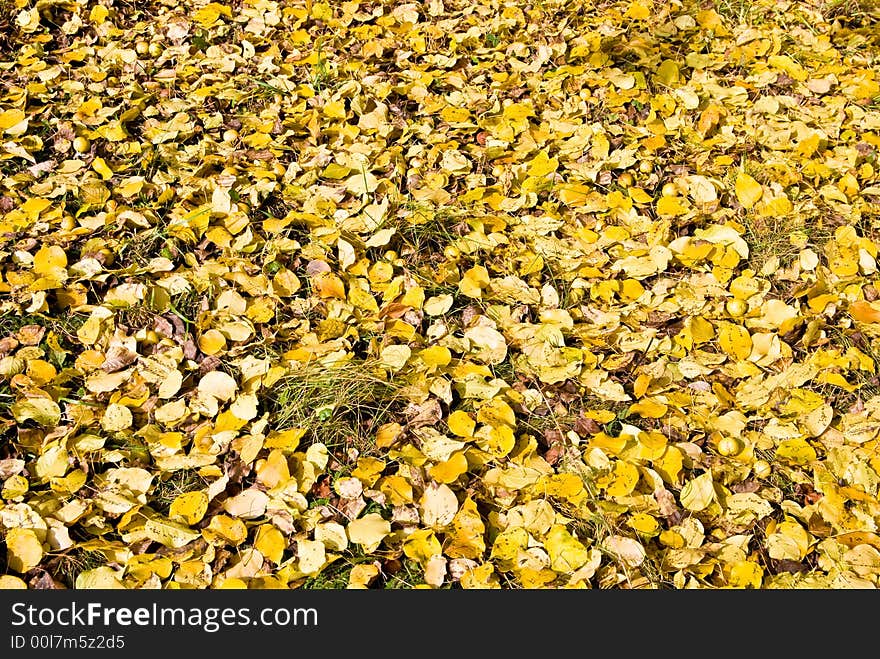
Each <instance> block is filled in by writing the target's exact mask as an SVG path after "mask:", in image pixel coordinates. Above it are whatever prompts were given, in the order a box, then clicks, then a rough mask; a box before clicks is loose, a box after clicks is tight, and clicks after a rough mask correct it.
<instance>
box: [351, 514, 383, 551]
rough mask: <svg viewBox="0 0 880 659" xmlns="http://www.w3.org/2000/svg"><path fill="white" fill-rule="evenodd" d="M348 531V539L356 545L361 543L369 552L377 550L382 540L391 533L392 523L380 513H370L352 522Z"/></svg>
mask: <svg viewBox="0 0 880 659" xmlns="http://www.w3.org/2000/svg"><path fill="white" fill-rule="evenodd" d="M346 531H347V533H348V539H349V540H350V541H351V542H353V543H354V544H356V545H361V546H362V547H363V550H364V551H365V552H366V553H368V554H369V553H372V552H374V551H376V549H378V548H379V545H380V544H381V543H382V540H384V539H385V537H386V536H387V535H388V534H389V533H391V524H390V523H389V522H388V521H386V520H384V519H382V516H381V515H380V514H379V513H369V514H367V515H364V516H363V517H361V518H359V519H356V520H354V521H353V522H351V523H350V524H349V525H348V528H347V529H346Z"/></svg>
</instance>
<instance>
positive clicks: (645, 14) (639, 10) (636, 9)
mask: <svg viewBox="0 0 880 659" xmlns="http://www.w3.org/2000/svg"><path fill="white" fill-rule="evenodd" d="M624 16H626V17H627V18H632V19H633V20H636V21H643V20H645V19H646V18H650V16H651V9H649V8H648V7H647V6H646V5H645V3H643V2H639V1H638V0H634V1H633V2H630V3H629V7H628V8H627V10H626V13H625V14H624Z"/></svg>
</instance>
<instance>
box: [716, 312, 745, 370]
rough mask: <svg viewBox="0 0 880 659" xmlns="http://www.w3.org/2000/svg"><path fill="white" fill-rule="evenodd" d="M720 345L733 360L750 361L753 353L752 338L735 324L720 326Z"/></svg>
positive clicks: (722, 323) (723, 323) (743, 328)
mask: <svg viewBox="0 0 880 659" xmlns="http://www.w3.org/2000/svg"><path fill="white" fill-rule="evenodd" d="M718 344H719V345H720V346H721V349H722V350H724V352H726V353H727V354H728V355H729V356H730V357H731V358H733V359H736V360H738V361H742V360H745V359H748V357H749V355H750V354H751V353H752V337H751V335H750V334H749V331H748V330H747V329H746V328H745V327H743V326H742V325H737V324H735V323H728V322H720V323H719V324H718Z"/></svg>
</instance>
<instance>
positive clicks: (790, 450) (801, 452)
mask: <svg viewBox="0 0 880 659" xmlns="http://www.w3.org/2000/svg"><path fill="white" fill-rule="evenodd" d="M776 458H777V459H779V460H782V461H785V462H789V463H792V464H798V465H803V464H808V463H810V462H812V461H813V460H815V459H816V449H814V448H813V447H812V446H810V445H809V444H808V443H807V441H806V440H805V439H799V438H797V439H786V440H783V441H782V442H780V444H779V446H777V447H776Z"/></svg>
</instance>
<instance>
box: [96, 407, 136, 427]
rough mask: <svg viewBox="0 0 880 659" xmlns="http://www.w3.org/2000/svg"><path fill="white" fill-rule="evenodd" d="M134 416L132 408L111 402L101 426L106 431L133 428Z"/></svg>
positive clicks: (102, 418)
mask: <svg viewBox="0 0 880 659" xmlns="http://www.w3.org/2000/svg"><path fill="white" fill-rule="evenodd" d="M132 423H133V417H132V414H131V410H130V409H128V408H127V407H126V406H125V405H118V404H116V403H111V404H110V405H108V406H107V409H106V410H104V415H103V416H102V417H101V427H102V428H103V429H104V430H105V431H106V432H119V431H122V430H126V429H127V428H131V424H132Z"/></svg>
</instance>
